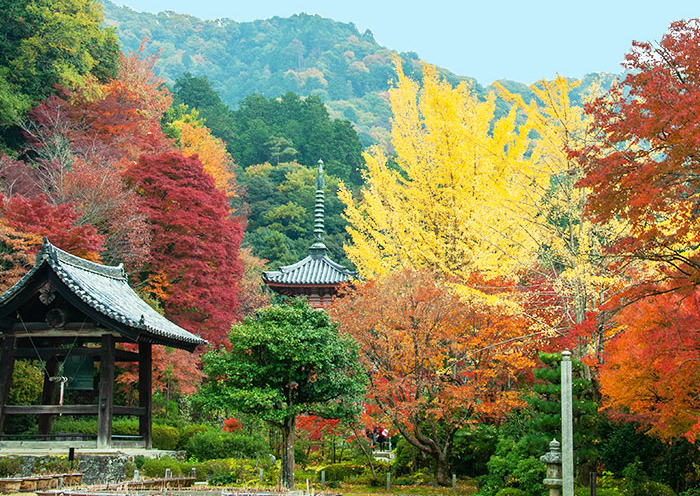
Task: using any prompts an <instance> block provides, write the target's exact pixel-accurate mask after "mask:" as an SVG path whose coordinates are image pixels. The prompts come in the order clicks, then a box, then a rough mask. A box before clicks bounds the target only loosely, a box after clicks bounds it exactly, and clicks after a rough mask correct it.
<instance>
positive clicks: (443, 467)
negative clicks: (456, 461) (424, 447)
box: [435, 453, 452, 486]
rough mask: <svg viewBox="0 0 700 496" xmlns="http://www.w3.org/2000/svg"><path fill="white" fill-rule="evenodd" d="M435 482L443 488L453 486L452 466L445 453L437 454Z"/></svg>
mask: <svg viewBox="0 0 700 496" xmlns="http://www.w3.org/2000/svg"><path fill="white" fill-rule="evenodd" d="M435 480H437V483H438V484H440V485H441V486H449V485H450V484H452V477H451V476H450V466H449V463H448V462H447V455H446V454H444V453H436V454H435Z"/></svg>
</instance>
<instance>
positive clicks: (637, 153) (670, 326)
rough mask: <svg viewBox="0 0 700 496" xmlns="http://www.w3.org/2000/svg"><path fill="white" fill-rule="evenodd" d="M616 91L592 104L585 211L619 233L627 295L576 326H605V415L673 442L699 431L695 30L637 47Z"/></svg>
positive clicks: (698, 68)
mask: <svg viewBox="0 0 700 496" xmlns="http://www.w3.org/2000/svg"><path fill="white" fill-rule="evenodd" d="M624 66H625V68H626V69H628V73H627V76H626V77H625V79H624V81H622V83H621V84H618V85H614V86H613V87H612V88H611V89H610V91H609V92H608V93H607V94H606V95H604V96H602V97H600V98H598V99H596V100H594V101H593V102H592V103H590V104H589V105H588V106H587V108H586V111H587V113H588V114H589V115H590V116H591V117H592V118H593V120H592V124H591V126H592V135H594V136H596V137H597V138H598V139H596V140H595V141H593V142H591V144H590V146H589V147H588V148H584V149H582V150H577V151H573V152H572V154H573V155H580V157H581V160H582V163H583V164H584V165H585V172H586V176H585V177H584V178H583V179H582V180H581V181H580V184H581V185H582V186H586V187H590V188H591V193H590V195H589V202H588V205H587V211H588V214H589V215H590V216H592V218H593V219H594V220H595V221H597V222H601V223H607V222H610V221H614V222H618V223H619V222H621V223H624V225H625V231H626V236H625V237H623V238H621V239H620V240H619V241H618V242H617V243H615V245H614V246H613V248H612V253H613V254H614V255H616V256H617V259H618V260H619V261H620V265H621V266H622V267H626V268H627V277H628V280H629V282H630V284H629V287H628V288H627V289H626V290H625V291H622V292H621V293H620V294H618V295H616V296H615V297H613V298H612V299H611V300H610V301H609V302H608V303H607V304H606V305H605V307H603V308H602V309H601V310H602V312H601V313H600V314H599V315H597V316H595V321H594V319H593V318H589V319H588V321H587V322H584V324H583V325H582V329H580V331H581V332H584V333H585V332H586V331H587V330H588V329H590V328H591V327H595V326H597V327H600V326H607V327H608V330H607V335H608V336H610V337H612V339H611V340H610V342H609V344H608V345H606V347H607V348H606V351H605V354H604V355H603V357H604V364H603V365H602V366H601V368H600V382H601V384H602V392H603V394H604V397H605V403H604V406H605V407H606V408H607V409H608V410H609V411H610V412H611V413H613V414H615V415H622V416H631V417H633V418H635V419H636V420H639V421H643V422H646V423H648V424H650V425H651V426H652V427H653V430H654V431H655V432H656V433H657V434H658V435H660V436H662V437H666V438H670V437H677V436H679V435H682V434H687V435H688V436H690V437H693V436H694V435H695V433H696V432H698V431H700V423H697V422H698V419H700V403H698V402H697V400H696V399H695V398H696V397H697V395H698V393H699V392H700V391H698V388H697V386H696V385H695V384H694V380H693V379H694V378H695V377H696V376H697V374H698V373H699V372H700V369H699V368H698V366H697V355H698V348H699V347H700V340H699V338H700V336H699V335H698V332H697V329H698V321H697V320H698V317H697V315H698V310H699V308H698V292H699V290H698V284H699V283H700V250H699V249H698V246H700V223H698V222H697V217H698V214H699V213H700V207H699V206H700V189H699V188H698V184H697V182H698V177H699V175H700V155H699V154H698V153H697V152H698V150H699V149H700V125H699V124H700V116H699V115H698V112H697V109H698V108H700V20H699V19H692V20H687V21H678V22H674V23H672V24H671V26H670V29H669V32H668V33H666V34H665V35H664V36H663V37H662V39H661V41H660V42H659V43H658V44H652V43H640V42H634V44H633V48H632V50H631V51H630V53H629V54H627V56H626V61H625V63H624Z"/></svg>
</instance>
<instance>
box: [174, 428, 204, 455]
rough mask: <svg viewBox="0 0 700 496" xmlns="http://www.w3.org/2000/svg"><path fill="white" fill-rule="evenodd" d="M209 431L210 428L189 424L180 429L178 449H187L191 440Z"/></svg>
mask: <svg viewBox="0 0 700 496" xmlns="http://www.w3.org/2000/svg"><path fill="white" fill-rule="evenodd" d="M207 430H209V427H208V426H206V425H204V424H187V425H185V426H184V427H182V428H181V429H180V438H179V439H178V442H177V449H185V445H186V444H187V443H188V442H189V440H190V439H191V438H192V437H193V436H194V435H195V434H199V433H200V432H205V431H207Z"/></svg>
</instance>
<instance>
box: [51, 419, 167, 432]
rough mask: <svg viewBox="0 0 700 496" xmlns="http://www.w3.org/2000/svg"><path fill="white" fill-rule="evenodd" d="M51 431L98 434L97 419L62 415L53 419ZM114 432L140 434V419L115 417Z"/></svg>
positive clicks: (113, 422) (113, 421)
mask: <svg viewBox="0 0 700 496" xmlns="http://www.w3.org/2000/svg"><path fill="white" fill-rule="evenodd" d="M154 428H155V426H154ZM51 432H52V433H57V432H63V433H66V434H90V435H93V436H96V435H97V419H76V418H70V417H60V418H57V419H55V420H54V421H53V423H52V425H51ZM112 434H115V435H122V436H138V435H139V420H138V419H137V418H115V419H114V420H112Z"/></svg>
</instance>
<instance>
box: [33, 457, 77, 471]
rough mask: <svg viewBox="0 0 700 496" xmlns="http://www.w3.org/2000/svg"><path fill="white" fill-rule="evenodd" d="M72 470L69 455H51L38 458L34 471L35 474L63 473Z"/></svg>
mask: <svg viewBox="0 0 700 496" xmlns="http://www.w3.org/2000/svg"><path fill="white" fill-rule="evenodd" d="M70 470H71V462H69V461H68V457H67V456H49V457H47V458H37V459H36V462H35V463H34V469H33V471H32V472H33V473H35V474H43V473H47V474H63V473H66V472H68V471H70Z"/></svg>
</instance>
